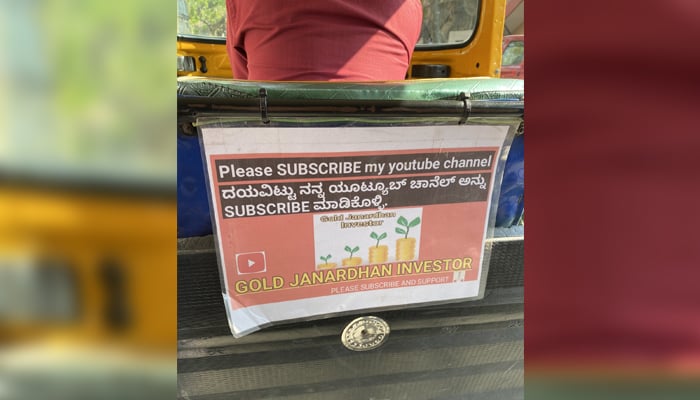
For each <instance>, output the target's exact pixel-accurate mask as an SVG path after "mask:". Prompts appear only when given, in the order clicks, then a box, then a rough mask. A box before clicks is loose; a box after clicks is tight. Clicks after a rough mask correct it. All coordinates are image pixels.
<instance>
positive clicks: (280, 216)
mask: <svg viewBox="0 0 700 400" xmlns="http://www.w3.org/2000/svg"><path fill="white" fill-rule="evenodd" d="M507 130H508V127H507V126H427V127H382V128H372V127H362V128H358V127H353V128H349V127H348V128H244V127H241V128H238V127H230V128H219V127H210V128H207V127H204V128H202V141H203V145H204V152H205V158H206V160H207V169H208V175H209V183H210V188H211V197H212V202H213V205H212V208H213V212H214V214H215V222H216V233H217V236H218V249H219V257H220V266H221V271H222V277H223V281H224V287H225V292H224V300H225V302H226V306H227V310H228V314H229V318H230V323H231V328H232V331H233V333H234V335H236V336H241V335H244V334H247V333H249V332H252V331H254V330H257V329H259V328H260V327H261V326H264V325H268V324H270V323H272V322H276V321H285V320H294V319H300V318H310V317H314V316H321V315H330V314H333V313H341V312H347V311H351V310H364V309H376V308H387V307H395V306H404V305H407V304H420V303H427V302H437V301H445V300H453V299H466V298H477V297H478V296H481V295H483V293H480V287H481V285H480V284H481V280H482V279H484V277H482V274H481V272H482V259H483V250H484V240H485V233H486V228H487V221H488V213H489V205H490V200H491V197H492V190H493V185H494V175H495V171H496V166H497V163H498V159H499V157H500V154H501V148H502V146H503V142H504V140H505V138H506V133H507Z"/></svg>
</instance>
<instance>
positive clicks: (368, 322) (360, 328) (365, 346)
mask: <svg viewBox="0 0 700 400" xmlns="http://www.w3.org/2000/svg"><path fill="white" fill-rule="evenodd" d="M387 336H389V324H387V323H386V321H384V320H383V319H381V318H379V317H374V316H367V317H360V318H357V319H354V320H353V321H352V322H350V323H349V324H348V326H346V327H345V329H343V335H342V336H341V340H342V341H343V345H344V346H345V347H347V348H348V349H350V350H353V351H366V350H372V349H376V348H377V347H379V346H380V345H381V344H382V343H384V342H385V341H386V338H387Z"/></svg>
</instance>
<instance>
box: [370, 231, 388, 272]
mask: <svg viewBox="0 0 700 400" xmlns="http://www.w3.org/2000/svg"><path fill="white" fill-rule="evenodd" d="M369 237H371V238H372V239H374V240H376V241H377V243H376V245H374V246H371V247H370V248H369V263H370V264H381V263H385V262H387V260H388V259H389V246H387V245H381V246H380V245H379V241H380V240H382V239H386V232H384V233H382V234H381V235H377V234H376V233H375V232H372V233H370V235H369Z"/></svg>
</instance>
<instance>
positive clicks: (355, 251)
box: [345, 246, 360, 258]
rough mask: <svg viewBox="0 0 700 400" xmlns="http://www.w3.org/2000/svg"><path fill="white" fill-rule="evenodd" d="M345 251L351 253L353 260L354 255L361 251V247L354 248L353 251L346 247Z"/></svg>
mask: <svg viewBox="0 0 700 400" xmlns="http://www.w3.org/2000/svg"><path fill="white" fill-rule="evenodd" d="M345 251H347V252H348V253H350V258H352V255H353V254H354V253H357V252H358V251H360V246H355V248H353V249H351V248H350V246H345Z"/></svg>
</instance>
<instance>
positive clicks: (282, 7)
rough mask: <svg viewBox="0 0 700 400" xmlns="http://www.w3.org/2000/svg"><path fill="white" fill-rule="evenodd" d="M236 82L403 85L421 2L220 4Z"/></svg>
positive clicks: (247, 0)
mask: <svg viewBox="0 0 700 400" xmlns="http://www.w3.org/2000/svg"><path fill="white" fill-rule="evenodd" d="M226 8H227V17H228V18H227V41H226V47H227V51H228V54H229V58H230V60H231V68H232V70H233V76H234V78H236V79H250V80H271V81H387V80H402V79H404V78H405V75H406V71H407V70H408V66H409V62H410V60H411V56H412V55H413V49H414V47H415V45H416V42H417V41H418V36H419V35H420V29H421V21H422V17H423V9H422V6H421V2H420V0H226Z"/></svg>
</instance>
